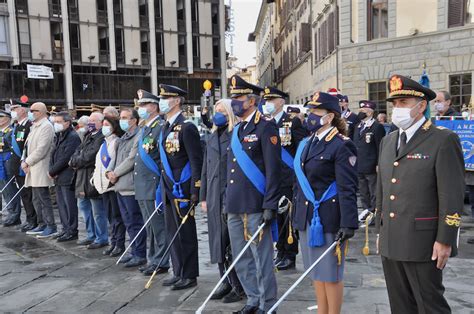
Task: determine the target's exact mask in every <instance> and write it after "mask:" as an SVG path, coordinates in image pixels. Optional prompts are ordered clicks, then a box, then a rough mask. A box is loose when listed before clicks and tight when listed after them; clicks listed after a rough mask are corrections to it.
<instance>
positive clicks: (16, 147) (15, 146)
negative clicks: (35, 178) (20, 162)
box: [12, 125, 26, 177]
mask: <svg viewBox="0 0 474 314" xmlns="http://www.w3.org/2000/svg"><path fill="white" fill-rule="evenodd" d="M16 127H17V125H15V126H14V127H13V130H12V149H13V152H14V153H15V155H17V156H18V158H20V159H21V157H22V156H21V155H22V152H21V149H20V146H19V145H18V142H17V141H16V137H15V131H16ZM19 175H20V176H21V177H24V176H25V175H26V174H25V172H24V171H23V169H21V166H20V171H19Z"/></svg>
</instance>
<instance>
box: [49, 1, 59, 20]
mask: <svg viewBox="0 0 474 314" xmlns="http://www.w3.org/2000/svg"><path fill="white" fill-rule="evenodd" d="M49 16H51V17H61V5H60V4H58V3H51V2H50V3H49Z"/></svg>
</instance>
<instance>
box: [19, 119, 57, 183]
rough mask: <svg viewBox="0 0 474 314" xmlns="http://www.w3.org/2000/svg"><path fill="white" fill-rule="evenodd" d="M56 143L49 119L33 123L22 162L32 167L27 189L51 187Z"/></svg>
mask: <svg viewBox="0 0 474 314" xmlns="http://www.w3.org/2000/svg"><path fill="white" fill-rule="evenodd" d="M53 143H54V128H53V126H52V124H51V123H50V122H49V121H48V119H46V118H45V119H42V120H40V121H38V122H35V123H33V126H32V127H31V131H30V134H29V135H28V138H27V139H26V142H25V148H26V149H25V150H24V151H23V158H22V160H23V161H25V162H26V163H27V164H28V165H29V166H30V171H29V172H28V173H27V174H26V179H25V186H26V187H49V186H52V185H53V181H52V180H51V179H50V178H48V170H49V160H50V158H51V152H52V149H53Z"/></svg>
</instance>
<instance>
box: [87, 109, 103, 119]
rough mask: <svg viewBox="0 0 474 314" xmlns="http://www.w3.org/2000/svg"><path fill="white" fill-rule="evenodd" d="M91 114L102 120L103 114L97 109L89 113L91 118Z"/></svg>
mask: <svg viewBox="0 0 474 314" xmlns="http://www.w3.org/2000/svg"><path fill="white" fill-rule="evenodd" d="M92 116H96V117H97V118H98V119H99V121H104V115H103V114H102V112H98V111H96V112H93V113H91V115H90V117H91V118H92Z"/></svg>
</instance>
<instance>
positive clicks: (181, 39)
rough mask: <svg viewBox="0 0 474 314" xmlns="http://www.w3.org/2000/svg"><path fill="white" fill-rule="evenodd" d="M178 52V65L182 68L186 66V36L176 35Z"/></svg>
mask: <svg viewBox="0 0 474 314" xmlns="http://www.w3.org/2000/svg"><path fill="white" fill-rule="evenodd" d="M178 54H179V67H181V68H183V67H186V66H187V62H186V61H187V60H186V36H185V35H178Z"/></svg>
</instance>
